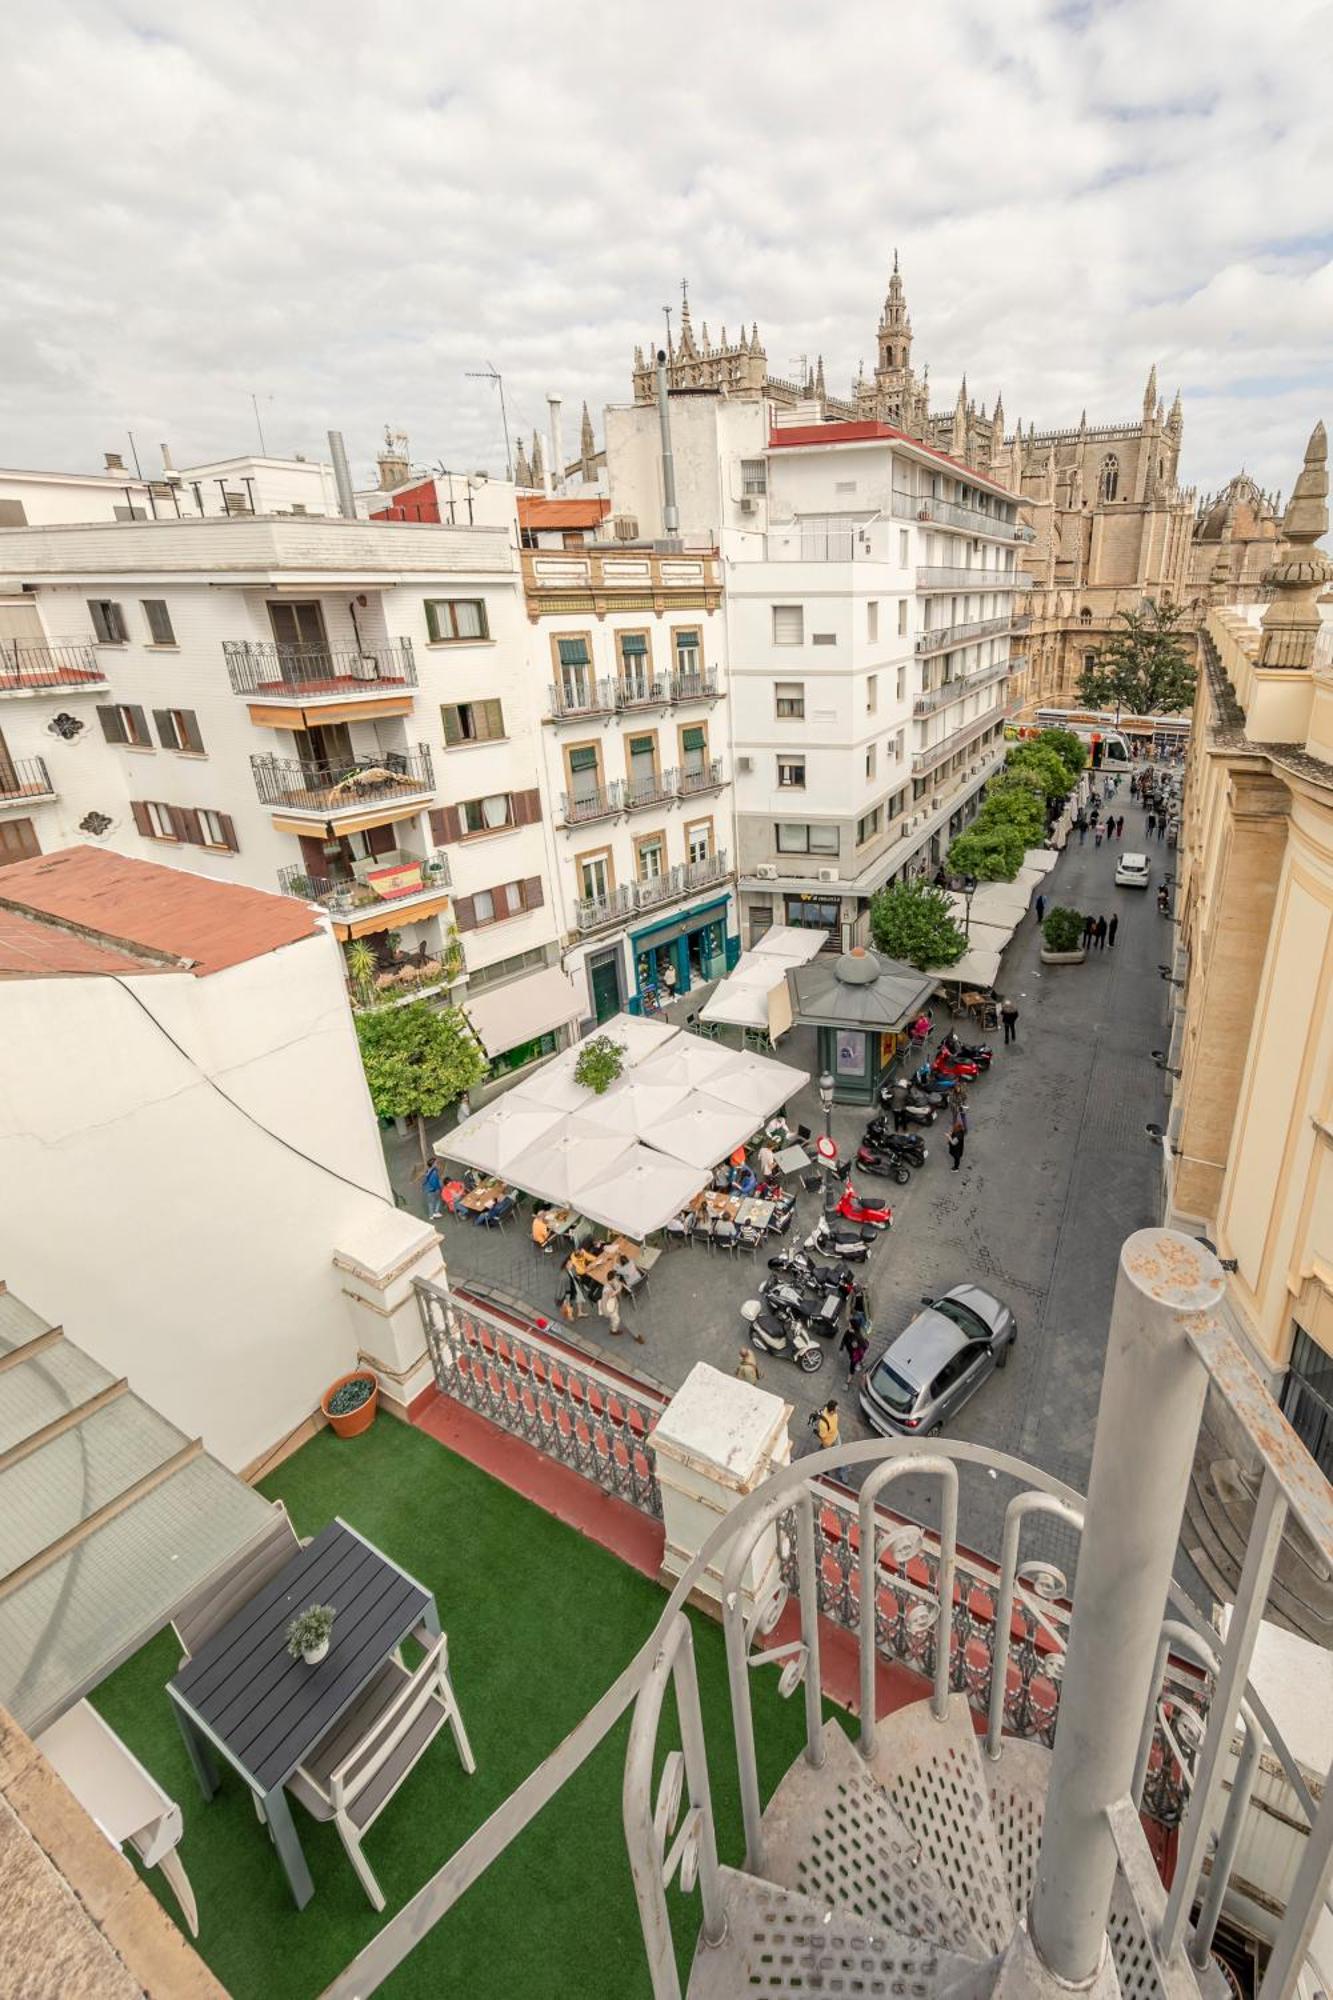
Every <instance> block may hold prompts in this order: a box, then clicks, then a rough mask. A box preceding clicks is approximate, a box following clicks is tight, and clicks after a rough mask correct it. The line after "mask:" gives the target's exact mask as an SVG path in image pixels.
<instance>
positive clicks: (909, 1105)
mask: <svg viewBox="0 0 1333 2000" xmlns="http://www.w3.org/2000/svg"><path fill="white" fill-rule="evenodd" d="M900 1085H901V1088H900ZM879 1101H880V1103H881V1104H882V1105H883V1106H884V1109H885V1110H886V1111H892V1110H894V1109H895V1108H897V1109H901V1111H902V1113H903V1116H904V1117H905V1118H910V1119H911V1121H912V1123H913V1124H914V1125H933V1124H934V1123H935V1120H936V1119H937V1118H938V1117H939V1115H940V1114H939V1105H938V1104H937V1103H936V1102H935V1100H934V1098H933V1097H929V1096H927V1095H926V1094H925V1093H924V1092H923V1091H920V1090H918V1089H917V1087H916V1085H915V1084H914V1083H907V1082H904V1081H903V1079H902V1078H899V1079H898V1080H897V1081H896V1082H894V1083H889V1082H887V1081H886V1082H884V1083H882V1084H881V1085H880V1087H879Z"/></svg>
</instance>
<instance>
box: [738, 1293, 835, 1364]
mask: <svg viewBox="0 0 1333 2000" xmlns="http://www.w3.org/2000/svg"><path fill="white" fill-rule="evenodd" d="M741 1318H742V1319H743V1320H745V1321H746V1323H747V1325H748V1326H749V1329H750V1338H751V1340H752V1341H753V1342H754V1344H755V1346H756V1347H762V1348H763V1350H764V1353H765V1354H772V1355H776V1357H777V1359H778V1360H779V1361H794V1362H795V1363H796V1366H797V1367H798V1368H801V1369H803V1370H804V1371H805V1373H806V1374H807V1375H813V1374H814V1372H815V1370H816V1368H822V1367H823V1366H824V1350H823V1348H822V1347H821V1346H820V1345H819V1342H818V1341H817V1340H812V1339H811V1338H810V1335H809V1334H808V1333H807V1332H806V1331H805V1328H804V1327H803V1326H800V1325H798V1324H797V1323H796V1321H794V1320H791V1319H788V1318H787V1317H786V1315H785V1314H782V1313H773V1312H765V1311H764V1308H763V1303H762V1301H761V1300H759V1299H747V1300H746V1301H745V1304H744V1305H743V1306H742V1307H741Z"/></svg>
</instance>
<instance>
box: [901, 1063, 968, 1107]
mask: <svg viewBox="0 0 1333 2000" xmlns="http://www.w3.org/2000/svg"><path fill="white" fill-rule="evenodd" d="M960 1081H961V1078H959V1077H955V1076H947V1077H946V1076H936V1074H935V1072H934V1070H933V1069H932V1068H931V1066H930V1064H929V1063H922V1065H921V1067H920V1069H919V1070H918V1071H917V1073H916V1075H915V1076H914V1077H913V1078H912V1087H913V1089H915V1090H919V1091H920V1092H921V1093H922V1095H923V1096H924V1097H925V1098H926V1099H927V1101H929V1102H932V1103H933V1104H934V1105H935V1108H936V1109H937V1110H940V1109H942V1108H943V1106H944V1104H945V1103H946V1101H947V1100H948V1098H949V1097H950V1096H951V1095H952V1093H953V1090H954V1088H955V1086H956V1085H957V1084H958V1083H959V1082H960Z"/></svg>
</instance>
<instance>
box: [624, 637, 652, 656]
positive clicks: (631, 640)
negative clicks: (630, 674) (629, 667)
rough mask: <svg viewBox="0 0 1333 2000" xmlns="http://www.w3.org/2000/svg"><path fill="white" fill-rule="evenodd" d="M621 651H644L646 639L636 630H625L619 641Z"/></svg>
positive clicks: (645, 650) (646, 648)
mask: <svg viewBox="0 0 1333 2000" xmlns="http://www.w3.org/2000/svg"><path fill="white" fill-rule="evenodd" d="M620 650H621V652H622V653H646V652H647V651H648V641H647V640H646V639H645V638H643V637H642V636H641V635H640V634H639V633H637V632H627V633H626V634H625V636H624V638H623V639H622V640H621V642H620Z"/></svg>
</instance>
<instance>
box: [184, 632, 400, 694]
mask: <svg viewBox="0 0 1333 2000" xmlns="http://www.w3.org/2000/svg"><path fill="white" fill-rule="evenodd" d="M222 654H223V658H224V659H225V660H226V662H227V677H228V679H229V680H230V681H231V685H232V691H233V692H234V693H235V694H242V695H255V694H268V695H283V694H287V693H290V691H291V690H293V689H295V690H297V691H298V692H299V693H301V694H306V695H314V694H345V695H350V696H363V695H365V694H367V693H370V694H373V693H374V692H375V690H376V688H377V687H382V688H383V689H384V691H385V693H386V694H393V693H395V692H401V691H402V690H403V689H404V688H412V687H415V686H416V684H417V663H416V660H415V659H414V657H413V654H412V641H411V640H410V639H367V640H366V641H365V642H364V644H362V645H360V646H353V647H342V646H281V645H277V644H273V645H268V644H263V643H258V644H257V643H255V642H254V641H252V640H250V639H224V640H223V642H222Z"/></svg>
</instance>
